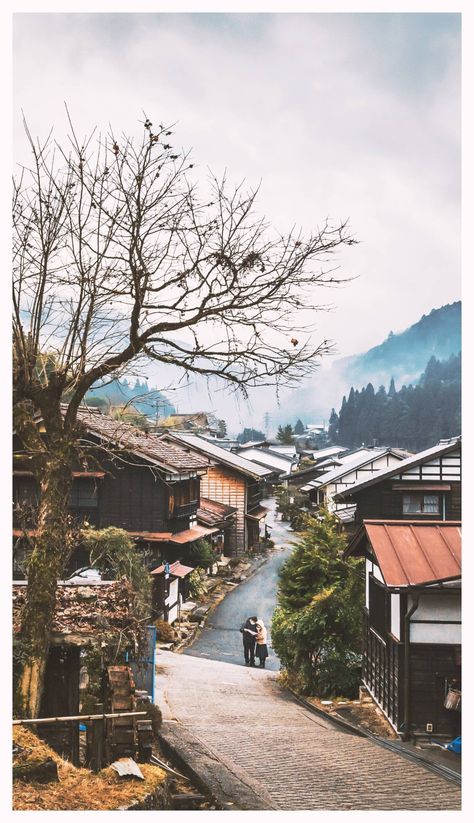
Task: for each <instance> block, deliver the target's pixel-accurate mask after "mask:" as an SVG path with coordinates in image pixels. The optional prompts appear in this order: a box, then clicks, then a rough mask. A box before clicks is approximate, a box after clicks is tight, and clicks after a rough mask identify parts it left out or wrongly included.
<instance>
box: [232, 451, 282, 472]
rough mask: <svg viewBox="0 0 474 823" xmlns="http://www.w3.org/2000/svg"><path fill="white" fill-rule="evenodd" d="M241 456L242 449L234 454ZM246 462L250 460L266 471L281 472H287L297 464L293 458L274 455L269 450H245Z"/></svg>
mask: <svg viewBox="0 0 474 823" xmlns="http://www.w3.org/2000/svg"><path fill="white" fill-rule="evenodd" d="M233 453H234V454H237V455H240V453H241V451H240V449H238V450H236V451H234V452H233ZM244 453H245V458H244V459H245V460H250V461H251V463H257V464H258V465H259V466H263V467H264V468H266V469H272V470H277V471H279V472H286V471H288V470H289V469H290V467H291V465H292V464H293V463H294V462H295V461H294V460H292V458H291V457H288V456H287V455H284V454H273V452H271V451H268V449H255V448H253V449H244Z"/></svg>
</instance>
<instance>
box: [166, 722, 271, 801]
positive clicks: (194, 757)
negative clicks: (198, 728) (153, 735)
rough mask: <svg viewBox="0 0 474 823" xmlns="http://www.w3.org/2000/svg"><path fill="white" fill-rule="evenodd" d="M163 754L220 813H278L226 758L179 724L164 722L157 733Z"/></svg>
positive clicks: (262, 791)
mask: <svg viewBox="0 0 474 823" xmlns="http://www.w3.org/2000/svg"><path fill="white" fill-rule="evenodd" d="M159 738H160V743H161V746H162V748H163V752H164V754H166V755H167V756H168V757H169V758H170V759H171V760H172V761H173V762H174V763H176V764H178V766H179V768H180V770H181V771H182V772H183V773H184V774H188V775H189V777H191V778H192V780H193V783H194V784H195V785H196V786H197V787H198V788H200V789H201V790H202V791H203V792H204V793H205V794H207V795H208V796H210V797H211V798H212V799H213V801H214V802H215V804H216V806H217V807H218V808H219V809H220V810H221V811H263V810H277V809H278V806H276V805H275V804H274V803H273V801H272V800H271V798H270V796H269V795H268V794H267V793H266V792H265V791H264V790H262V788H261V787H260V786H257V784H255V785H253V781H252V779H251V778H250V777H249V776H248V775H247V774H246V773H245V772H244V771H242V770H240V769H239V770H238V769H237V768H236V766H235V765H234V764H232V767H231V765H230V764H229V763H227V761H226V759H225V757H223V756H222V755H219V757H217V756H216V755H215V754H214V753H213V752H212V751H211V750H210V749H209V748H207V746H205V745H204V743H202V742H201V741H200V740H199V739H198V738H197V737H195V736H194V735H193V734H192V733H191V732H190V731H189V729H187V728H186V727H185V726H183V725H181V724H180V723H176V722H169V721H168V722H166V721H165V722H164V723H163V725H162V727H161V728H160V731H159Z"/></svg>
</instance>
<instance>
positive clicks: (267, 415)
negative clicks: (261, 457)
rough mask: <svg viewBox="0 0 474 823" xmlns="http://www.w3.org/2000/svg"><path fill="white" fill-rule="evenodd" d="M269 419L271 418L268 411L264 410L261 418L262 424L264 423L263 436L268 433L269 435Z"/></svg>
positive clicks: (266, 435)
mask: <svg viewBox="0 0 474 823" xmlns="http://www.w3.org/2000/svg"><path fill="white" fill-rule="evenodd" d="M271 420H272V416H271V414H270V412H265V415H264V418H263V425H264V429H265V437H268V435H269V432H270V423H271Z"/></svg>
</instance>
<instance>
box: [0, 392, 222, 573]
mask: <svg viewBox="0 0 474 823" xmlns="http://www.w3.org/2000/svg"><path fill="white" fill-rule="evenodd" d="M78 419H79V422H80V423H81V424H82V428H83V437H82V441H81V448H82V452H83V465H80V466H79V465H78V466H77V467H75V469H76V470H74V471H73V472H72V476H73V486H72V492H71V496H70V501H69V509H70V512H71V514H72V515H73V516H74V518H75V520H76V521H77V523H78V524H80V523H81V522H82V523H83V522H84V521H87V523H89V524H90V525H91V526H94V527H96V528H100V529H101V528H105V527H107V526H116V527H119V528H122V529H125V530H126V531H128V532H129V533H130V535H131V536H132V537H133V538H134V539H135V540H136V541H137V543H138V545H139V546H140V547H141V548H142V550H143V552H144V556H145V557H146V558H147V564H148V567H149V568H153V567H156V565H157V564H158V563H160V562H162V561H164V560H168V561H169V562H172V561H174V560H182V559H184V558H185V557H186V556H187V553H188V552H187V550H188V549H189V547H190V545H191V544H192V543H193V542H195V541H196V540H199V539H201V538H203V537H209V536H211V535H213V534H217V533H218V531H219V529H218V528H207V527H205V526H202V525H198V523H197V512H198V509H199V506H200V488H199V484H200V479H201V478H202V477H203V476H204V475H205V474H206V471H207V468H208V465H209V460H208V458H207V457H205V456H204V455H202V454H199V453H197V452H195V451H192V452H191V451H190V450H189V449H187V448H184V447H182V446H180V445H179V443H177V442H174V443H170V442H164V441H163V440H162V439H160V438H159V437H157V436H155V435H149V434H145V433H144V432H142V431H140V430H139V429H136V428H134V427H133V426H130V425H129V424H127V423H123V422H120V421H116V420H112V419H111V418H110V417H108V416H106V415H104V414H102V413H101V412H100V411H99V410H98V409H87V408H84V409H82V408H81V409H80V410H79V414H78ZM23 453H24V452H23V449H22V446H21V443H20V442H19V441H18V439H17V438H16V439H15V445H14V455H18V456H21V455H22V454H23ZM13 481H14V482H13V487H14V538H15V541H16V551H15V552H14V577H15V578H17V579H18V578H20V577H22V576H24V569H23V564H22V557H23V556H24V553H25V551H26V548H27V547H26V545H25V538H27V537H28V533H29V534H31V533H32V532H33V533H34V505H35V502H36V482H35V479H34V477H33V474H32V473H31V472H26V471H24V470H16V469H15V468H14V472H13ZM25 503H27V504H31V507H32V509H33V510H32V511H30V510H28V516H29V520H28V522H27V523H25V520H24V513H25V510H26V509H25ZM71 564H72V565H71V570H72V571H74V569H76V568H78V567H80V566H83V565H86V564H87V556H85V554H84V552H83V551H82V550H81V548H80V547H78V549H77V551H76V552H75V554H74V556H73V558H72V560H71Z"/></svg>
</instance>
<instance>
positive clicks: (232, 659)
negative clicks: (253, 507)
mask: <svg viewBox="0 0 474 823" xmlns="http://www.w3.org/2000/svg"><path fill="white" fill-rule="evenodd" d="M263 505H264V506H267V507H268V508H270V512H269V514H268V516H267V523H268V525H269V526H271V528H272V540H273V541H274V543H275V546H276V548H275V549H272V550H271V554H270V556H269V559H268V561H267V562H266V563H265V564H264V565H263V566H262V567H261V568H260V569H258V570H257V571H256V572H255V574H254V575H253V576H252V577H251V578H250V579H249V580H246V581H245V582H244V583H241V584H240V585H239V586H238V587H237V588H235V589H232V590H231V591H230V592H229V594H228V595H226V597H225V599H224V600H223V601H222V603H220V604H219V606H217V608H216V609H215V610H214V611H213V612H212V614H211V615H210V616H209V619H208V620H207V621H206V626H205V628H204V629H203V630H202V631H201V633H200V635H199V637H198V638H197V640H195V641H194V643H193V645H192V646H191V647H190V648H188V649H186V651H185V652H184V653H185V654H189V655H192V656H193V657H207V658H210V659H212V660H222V661H226V662H228V663H240V664H241V665H243V664H244V657H243V650H242V635H241V634H240V632H239V627H240V626H241V624H242V623H243V622H244V620H246V618H247V617H249V616H250V615H252V614H256V615H257V616H258V617H261V618H263V620H264V622H265V625H266V626H267V629H268V647H269V649H268V650H269V653H270V657H269V659H268V660H267V663H266V666H267V668H269V669H272V670H274V671H277V670H278V669H279V668H280V663H279V660H278V658H277V657H276V656H275V653H274V651H273V649H272V648H271V634H270V625H271V618H272V614H273V610H274V608H275V599H276V588H277V575H278V570H279V569H280V566H281V565H282V563H283V562H284V561H285V560H286V558H287V557H288V555H289V554H290V552H291V546H290V545H289V540H291V539H292V533H291V532H288V527H287V524H285V523H281V521H278V520H277V521H275V517H274V501H273V500H264V501H263Z"/></svg>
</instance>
